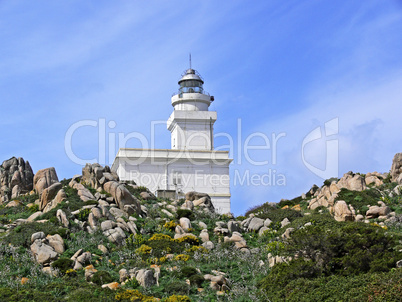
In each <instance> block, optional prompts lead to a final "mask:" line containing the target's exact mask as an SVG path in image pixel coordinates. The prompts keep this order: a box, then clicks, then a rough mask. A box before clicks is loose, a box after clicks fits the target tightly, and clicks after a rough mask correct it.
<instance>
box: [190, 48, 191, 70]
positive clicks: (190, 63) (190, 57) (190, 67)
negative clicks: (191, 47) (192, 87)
mask: <svg viewBox="0 0 402 302" xmlns="http://www.w3.org/2000/svg"><path fill="white" fill-rule="evenodd" d="M190 69H191V52H190Z"/></svg>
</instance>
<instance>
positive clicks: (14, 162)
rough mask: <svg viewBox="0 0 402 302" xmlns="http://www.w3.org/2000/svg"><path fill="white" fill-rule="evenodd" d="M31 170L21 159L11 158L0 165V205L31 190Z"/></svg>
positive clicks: (32, 175)
mask: <svg viewBox="0 0 402 302" xmlns="http://www.w3.org/2000/svg"><path fill="white" fill-rule="evenodd" d="M33 177H34V174H33V172H32V168H31V166H30V164H29V162H28V161H24V159H23V158H21V157H19V158H16V157H12V158H10V159H8V160H5V161H4V162H3V163H2V164H1V165H0V204H1V203H4V202H6V201H9V200H10V199H12V198H16V197H18V196H19V195H21V194H25V193H27V192H29V191H31V190H32V188H33Z"/></svg>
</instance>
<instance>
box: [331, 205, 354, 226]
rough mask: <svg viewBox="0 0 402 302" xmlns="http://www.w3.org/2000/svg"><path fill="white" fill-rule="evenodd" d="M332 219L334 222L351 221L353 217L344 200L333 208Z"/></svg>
mask: <svg viewBox="0 0 402 302" xmlns="http://www.w3.org/2000/svg"><path fill="white" fill-rule="evenodd" d="M334 218H335V220H336V221H353V220H354V216H353V213H352V211H351V210H350V209H349V207H348V205H347V203H346V202H345V201H344V200H338V201H337V202H336V203H335V206H334Z"/></svg>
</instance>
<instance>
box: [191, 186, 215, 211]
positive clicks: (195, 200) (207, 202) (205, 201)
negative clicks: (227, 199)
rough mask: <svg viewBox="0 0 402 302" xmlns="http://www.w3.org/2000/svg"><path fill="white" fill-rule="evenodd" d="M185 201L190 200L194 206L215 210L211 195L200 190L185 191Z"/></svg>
mask: <svg viewBox="0 0 402 302" xmlns="http://www.w3.org/2000/svg"><path fill="white" fill-rule="evenodd" d="M186 201H191V202H192V204H193V205H194V206H195V207H203V208H205V209H207V210H209V211H210V212H215V208H214V205H213V204H212V201H211V197H210V196H209V195H208V194H206V193H200V192H195V191H191V192H187V193H186Z"/></svg>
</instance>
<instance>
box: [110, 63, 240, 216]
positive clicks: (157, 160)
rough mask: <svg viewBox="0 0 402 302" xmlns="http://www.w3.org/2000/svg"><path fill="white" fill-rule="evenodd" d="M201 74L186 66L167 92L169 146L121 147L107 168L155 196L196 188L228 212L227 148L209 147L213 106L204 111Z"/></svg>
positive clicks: (205, 97) (177, 194) (207, 102)
mask: <svg viewBox="0 0 402 302" xmlns="http://www.w3.org/2000/svg"><path fill="white" fill-rule="evenodd" d="M203 84H204V80H203V79H202V78H201V76H200V74H199V73H198V72H197V71H195V70H194V69H192V68H191V61H190V68H189V69H187V70H186V71H185V72H184V73H183V75H182V77H181V79H180V80H179V91H178V92H177V94H174V95H173V96H172V98H171V102H172V106H173V108H174V110H173V113H172V114H171V115H170V117H169V119H168V121H167V129H168V130H169V131H170V132H171V149H132V148H121V149H119V152H118V153H117V156H116V159H115V160H114V162H113V165H112V170H113V171H116V172H117V174H118V175H119V177H120V179H121V180H133V181H135V182H136V184H137V185H140V186H145V187H147V188H149V189H150V190H151V191H153V192H154V193H155V194H156V195H158V196H169V197H172V198H180V197H183V196H184V194H185V193H187V192H190V191H197V192H201V193H207V194H209V195H210V196H211V200H212V203H213V204H214V207H215V209H216V211H217V212H219V213H228V212H230V179H229V164H230V163H231V162H232V159H230V158H229V152H228V151H216V150H214V140H213V126H214V123H215V121H216V119H217V113H216V111H208V109H209V106H210V105H211V103H212V102H213V101H214V97H213V96H210V95H209V94H208V93H206V92H205V91H204V88H203Z"/></svg>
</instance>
